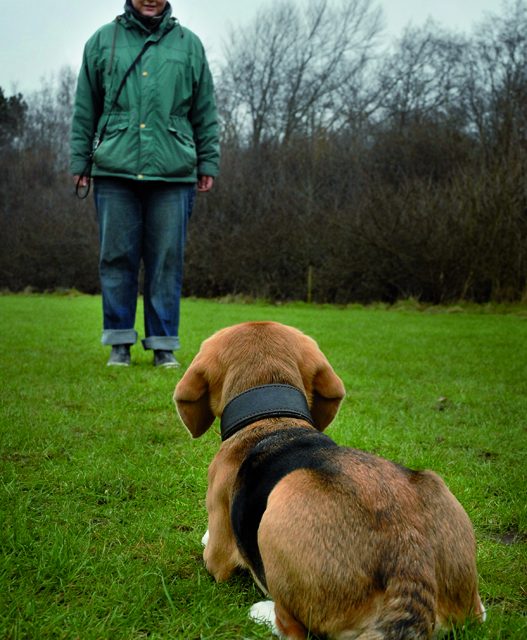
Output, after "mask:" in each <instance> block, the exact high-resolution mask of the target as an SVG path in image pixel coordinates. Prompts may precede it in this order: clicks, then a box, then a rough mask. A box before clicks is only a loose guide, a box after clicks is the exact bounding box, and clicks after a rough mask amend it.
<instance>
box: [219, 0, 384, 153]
mask: <svg viewBox="0 0 527 640" xmlns="http://www.w3.org/2000/svg"><path fill="white" fill-rule="evenodd" d="M380 24H381V14H380V10H379V9H374V8H372V5H371V2H370V0H344V1H343V2H342V3H341V4H340V5H338V6H336V5H335V4H334V3H330V2H329V0H311V2H310V3H309V5H308V7H307V9H306V10H300V9H299V7H298V5H297V4H295V3H294V2H293V1H292V0H285V1H283V2H279V3H276V4H274V5H271V6H268V7H266V8H264V9H262V10H261V11H260V13H259V14H258V15H257V17H256V19H255V20H254V22H253V23H252V24H251V25H250V26H249V27H248V28H246V29H243V30H242V29H238V30H234V31H232V32H231V34H230V39H229V42H228V44H227V47H226V64H225V66H224V69H223V73H222V77H221V84H222V85H223V90H224V93H225V95H228V96H229V104H228V105H226V108H225V111H226V112H228V113H229V120H230V121H231V122H233V123H235V124H234V126H235V128H236V129H237V130H238V131H240V130H241V131H244V132H246V135H247V138H248V139H249V140H250V142H251V144H252V145H253V146H256V145H258V144H260V143H261V142H262V141H264V140H269V139H272V140H274V141H278V142H281V143H287V142H288V141H289V140H290V139H291V137H292V136H293V135H295V134H299V133H301V134H306V133H309V132H312V131H314V130H316V129H317V128H319V127H321V126H326V127H327V126H328V125H329V124H330V123H331V122H332V121H333V120H334V119H335V117H336V115H337V114H336V113H335V108H336V102H335V98H336V96H337V93H338V90H339V88H340V87H341V86H342V84H343V83H347V82H349V80H350V78H351V77H352V76H354V75H357V74H358V72H359V71H360V70H361V69H362V68H363V66H364V64H365V61H366V59H367V58H368V54H369V52H370V50H371V49H372V47H373V44H374V39H375V36H376V35H377V34H378V32H379V30H380ZM228 124H229V123H228V122H227V126H228Z"/></svg>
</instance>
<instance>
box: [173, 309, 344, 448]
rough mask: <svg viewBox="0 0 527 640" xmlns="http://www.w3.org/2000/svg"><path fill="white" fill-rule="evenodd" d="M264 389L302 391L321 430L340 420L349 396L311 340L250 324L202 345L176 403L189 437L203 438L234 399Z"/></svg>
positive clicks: (270, 324)
mask: <svg viewBox="0 0 527 640" xmlns="http://www.w3.org/2000/svg"><path fill="white" fill-rule="evenodd" d="M264 384H288V385H292V386H294V387H297V388H298V389H301V390H303V391H304V392H305V394H306V398H307V402H308V405H309V408H310V411H311V415H312V417H313V421H314V424H315V426H316V428H317V429H319V430H320V431H322V430H324V429H325V428H326V427H327V426H328V424H329V423H330V422H331V421H332V420H333V418H334V417H335V416H336V414H337V411H338V408H339V405H340V402H341V401H342V398H343V397H344V394H345V390H344V385H343V383H342V380H341V379H340V378H339V377H338V376H337V374H336V373H335V372H334V371H333V369H332V367H331V365H330V364H329V362H328V360H327V358H326V357H325V356H324V354H323V353H322V351H321V350H320V349H319V348H318V345H317V343H316V342H315V341H314V340H313V339H312V338H309V337H308V336H306V335H305V334H303V333H302V332H301V331H298V329H294V328H292V327H288V326H286V325H283V324H279V323H277V322H245V323H243V324H238V325H234V326H233V327H228V328H227V329H222V330H220V331H218V332H217V333H215V334H214V335H213V336H211V337H210V338H208V339H207V340H205V341H204V342H203V344H202V345H201V349H200V351H199V353H198V354H197V355H196V357H195V358H194V360H193V361H192V363H191V365H190V367H189V368H188V369H187V371H186V373H185V375H184V376H183V378H182V379H181V380H180V381H179V383H178V385H177V386H176V389H175V392H174V401H175V403H176V406H177V409H178V413H179V416H180V418H181V420H182V421H183V423H184V424H185V426H186V427H187V429H188V430H189V432H190V434H191V435H192V437H194V438H198V437H199V436H201V435H203V434H204V433H205V431H207V429H208V428H209V427H210V425H211V424H212V423H213V421H214V418H215V417H220V416H221V414H222V412H223V409H224V407H225V405H226V404H227V403H228V402H229V401H230V400H231V399H232V398H234V397H235V396H237V395H238V394H240V393H242V392H243V391H246V390H247V389H251V388H252V387H256V386H259V385H264Z"/></svg>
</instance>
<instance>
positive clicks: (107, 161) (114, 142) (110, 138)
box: [93, 113, 135, 173]
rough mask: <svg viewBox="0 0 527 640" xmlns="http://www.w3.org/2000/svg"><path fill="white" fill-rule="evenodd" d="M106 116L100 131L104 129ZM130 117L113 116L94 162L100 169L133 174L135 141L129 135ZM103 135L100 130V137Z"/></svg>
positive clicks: (99, 144)
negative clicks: (132, 162) (131, 164)
mask: <svg viewBox="0 0 527 640" xmlns="http://www.w3.org/2000/svg"><path fill="white" fill-rule="evenodd" d="M105 117H106V116H103V118H102V124H101V125H100V129H102V127H104V123H105V122H106V120H105ZM129 124H130V117H129V115H128V114H127V113H126V114H117V115H112V116H111V117H110V120H109V121H108V126H107V128H106V131H105V132H104V137H103V139H102V140H101V141H100V142H99V143H98V144H97V147H96V149H95V152H94V154H93V161H94V163H95V164H96V165H97V167H98V168H99V169H103V170H105V171H112V172H116V173H123V172H124V173H129V172H130V173H131V172H132V171H131V167H130V162H131V161H132V158H133V157H135V156H134V153H133V141H132V140H131V137H130V136H129V135H128V128H129ZM100 134H101V131H100V130H99V133H98V135H100Z"/></svg>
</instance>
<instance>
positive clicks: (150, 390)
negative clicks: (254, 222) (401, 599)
mask: <svg viewBox="0 0 527 640" xmlns="http://www.w3.org/2000/svg"><path fill="white" fill-rule="evenodd" d="M99 306H100V300H99V298H97V297H89V296H75V295H65V296H11V295H6V296H1V297H0V332H1V333H0V335H1V336H2V349H1V353H2V355H1V387H2V388H1V398H2V400H1V406H2V408H1V414H0V415H1V425H0V426H1V428H0V519H1V526H0V545H1V559H0V638H9V639H13V640H14V639H17V640H18V639H21V638H32V639H33V638H34V639H37V640H40V639H47V638H64V639H74V638H79V639H81V640H85V639H86V640H92V639H93V640H95V639H111V640H117V639H130V640H135V639H142V638H151V639H162V638H163V639H164V638H178V639H179V638H180V639H182V640H183V639H184V640H197V639H204V640H205V639H207V640H208V639H213V638H214V639H220V640H222V639H225V640H226V639H229V640H232V639H242V638H251V639H254V640H257V639H263V638H270V637H271V636H270V634H269V633H268V632H267V631H266V629H265V628H262V627H259V626H257V625H255V624H253V623H252V622H250V621H249V620H248V619H247V611H248V608H249V606H250V605H251V604H252V603H253V602H256V601H257V600H260V599H261V595H260V593H259V592H258V590H257V589H256V588H255V587H254V586H253V585H252V582H251V580H250V579H249V578H248V577H247V576H246V575H243V574H242V575H239V576H237V577H236V578H235V579H234V580H232V581H230V582H228V583H225V584H219V585H217V584H215V583H214V582H213V581H212V580H211V578H210V577H209V575H208V574H207V572H206V570H205V569H204V567H203V565H202V562H201V553H202V549H201V544H200V539H201V536H202V534H203V533H204V531H205V529H206V524H207V523H206V512H205V505H204V496H205V490H206V469H207V465H208V463H209V462H210V460H211V458H212V456H213V455H214V452H215V451H216V449H217V447H218V442H219V437H218V430H217V429H216V428H214V429H212V430H211V431H210V432H209V433H207V434H206V435H205V436H204V437H203V438H202V439H201V440H197V441H191V440H190V438H189V437H188V435H187V434H186V432H185V430H184V428H183V427H182V425H181V424H180V423H179V421H178V419H177V416H176V413H175V410H174V407H173V404H172V392H173V389H174V386H175V384H176V382H177V380H178V379H179V377H180V376H181V370H178V371H174V370H172V371H170V370H161V371H160V370H157V369H154V367H152V365H151V354H148V353H146V352H143V351H142V350H141V349H140V348H139V347H135V348H134V350H133V359H134V366H132V367H130V368H129V369H116V368H107V367H106V366H105V363H106V358H107V355H108V352H107V350H106V349H103V348H102V347H101V346H100V344H99V334H100V308H99ZM256 319H273V320H277V321H280V322H284V323H286V324H291V325H294V326H296V327H298V328H300V329H301V330H303V331H305V332H307V333H308V334H310V335H311V336H313V337H314V338H315V339H316V340H317V341H318V342H319V344H320V346H321V348H322V349H323V350H324V352H325V353H326V355H327V356H328V358H329V360H330V362H331V363H332V364H333V366H334V368H335V370H336V371H337V373H338V374H339V375H340V376H341V377H342V378H343V380H344V382H345V384H346V387H347V390H348V395H347V398H346V400H345V402H344V404H343V407H342V410H341V412H340V413H339V415H338V417H337V420H336V421H335V423H334V424H333V425H332V426H331V427H330V428H329V430H328V433H329V435H331V436H332V437H333V438H334V439H335V440H336V441H337V442H338V443H339V444H344V445H351V446H354V447H359V448H363V449H366V450H368V451H373V452H376V453H378V454H381V455H383V456H385V457H388V458H391V459H393V460H395V461H397V462H401V463H404V464H406V465H408V466H411V467H414V468H423V467H427V468H432V469H434V470H436V471H437V472H439V473H440V474H441V475H442V476H443V477H444V478H445V480H446V482H447V484H448V485H449V486H450V488H451V489H452V491H453V492H454V493H455V494H456V495H457V497H458V498H459V500H460V501H461V503H462V504H463V505H464V507H465V509H466V510H467V512H468V514H469V515H470V517H471V518H472V520H473V522H474V526H475V529H476V535H477V538H478V563H479V570H480V591H481V595H482V598H483V601H484V603H485V605H486V607H487V609H488V614H489V617H488V622H487V623H486V624H485V625H483V626H482V627H477V628H476V627H471V628H469V629H466V630H458V631H457V632H456V634H455V637H456V638H467V639H472V638H473V639H476V638H478V639H480V638H485V639H491V638H492V639H496V638H518V639H524V638H527V614H526V609H527V607H526V590H527V581H526V566H527V509H526V470H527V469H526V467H527V465H526V457H525V455H526V441H527V308H526V307H521V306H520V307H516V308H510V309H494V310H493V309H482V308H476V307H474V308H469V309H460V308H454V309H428V310H419V309H417V308H415V305H412V304H407V305H400V307H399V308H397V309H391V310H386V309H383V308H360V307H350V308H336V307H329V306H328V307H325V306H324V307H321V306H308V305H303V304H291V305H282V306H271V305H265V304H243V303H240V302H235V303H231V304H222V303H220V302H212V301H196V300H185V301H184V303H183V309H182V327H181V338H182V342H183V348H182V350H181V351H180V353H179V357H180V360H181V361H182V364H183V367H185V366H187V365H188V364H189V363H190V361H191V359H192V357H193V356H194V354H195V353H196V351H197V350H198V347H199V344H200V342H201V341H202V340H203V339H204V338H205V337H207V336H208V335H209V334H210V333H212V332H213V331H215V330H216V329H219V328H221V327H223V326H227V325H230V324H233V323H236V322H241V321H245V320H256ZM138 330H139V331H140V332H141V329H140V327H138Z"/></svg>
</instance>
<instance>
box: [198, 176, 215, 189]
mask: <svg viewBox="0 0 527 640" xmlns="http://www.w3.org/2000/svg"><path fill="white" fill-rule="evenodd" d="M213 186H214V178H213V177H212V176H200V177H199V178H198V191H199V192H200V193H206V192H207V191H210V190H211V189H212V187H213Z"/></svg>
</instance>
